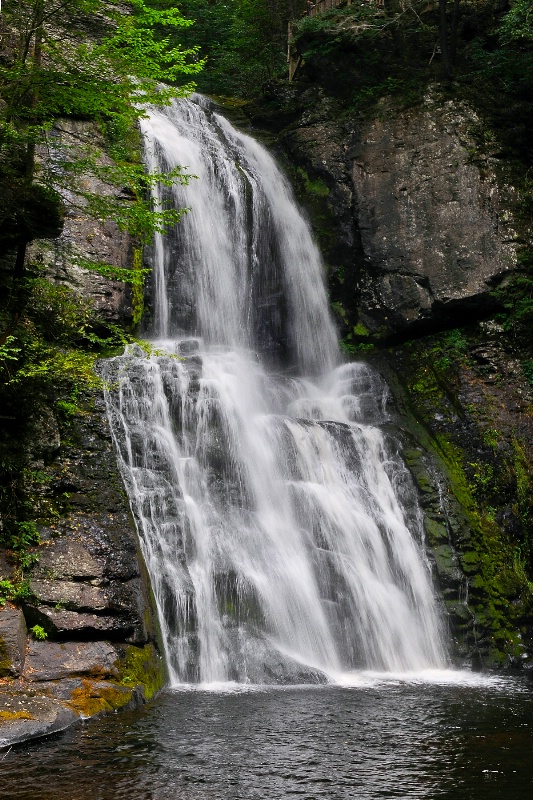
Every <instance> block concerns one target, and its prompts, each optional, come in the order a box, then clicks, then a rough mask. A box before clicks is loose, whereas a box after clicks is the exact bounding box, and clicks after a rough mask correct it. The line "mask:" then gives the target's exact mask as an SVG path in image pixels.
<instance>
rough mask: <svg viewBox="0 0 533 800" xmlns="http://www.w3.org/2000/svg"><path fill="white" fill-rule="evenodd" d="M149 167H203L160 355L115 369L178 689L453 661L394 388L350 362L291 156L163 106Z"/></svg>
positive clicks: (155, 114)
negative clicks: (277, 156) (399, 435)
mask: <svg viewBox="0 0 533 800" xmlns="http://www.w3.org/2000/svg"><path fill="white" fill-rule="evenodd" d="M143 133H144V136H145V142H146V159H147V162H148V166H149V168H157V169H158V170H161V169H165V168H169V167H170V168H171V167H174V166H176V165H177V164H181V165H183V166H187V167H188V169H189V172H190V173H192V174H194V175H196V176H197V179H193V180H192V181H191V183H190V185H189V186H188V187H181V186H178V187H174V188H173V189H172V191H171V192H170V190H169V191H168V192H167V194H166V195H165V192H164V191H163V190H162V196H163V197H166V199H167V200H171V202H173V203H175V204H176V206H177V207H189V208H190V211H189V213H188V214H187V215H186V216H185V217H184V219H183V220H182V222H181V223H180V225H179V226H178V227H177V228H176V230H175V231H174V232H173V233H172V234H170V235H168V236H167V237H161V236H157V237H156V241H155V244H154V262H155V263H154V295H155V298H154V315H155V322H154V328H155V335H156V337H157V342H156V343H155V347H156V348H157V349H156V350H155V352H152V354H151V355H147V354H145V353H144V352H143V351H142V350H141V349H140V348H139V347H137V346H129V347H128V348H127V349H126V352H125V354H124V355H123V356H121V357H118V358H114V359H111V360H109V361H108V362H107V363H106V365H105V377H106V379H107V386H108V389H107V398H108V409H109V415H110V420H111V423H112V429H113V432H114V437H115V440H116V444H117V449H118V453H119V461H120V464H121V468H122V471H123V475H124V478H125V481H126V485H127V488H128V492H129V496H130V500H131V504H132V508H133V511H134V515H135V518H136V521H137V525H138V529H139V533H140V538H141V543H142V547H143V552H144V555H145V558H146V562H147V565H148V568H149V571H150V574H151V578H152V583H153V587H154V593H155V596H156V601H157V604H158V608H159V611H160V618H161V624H162V630H163V635H164V640H165V647H166V654H167V659H168V663H169V669H170V674H171V679H172V680H173V682H176V683H177V682H190V681H193V682H209V683H211V682H219V681H221V682H223V681H228V680H231V681H238V682H253V683H283V682H295V681H298V682H304V681H320V680H324V679H325V676H326V677H329V678H330V679H335V676H336V675H339V674H340V673H342V672H346V671H350V670H355V669H375V670H387V671H411V670H423V669H428V668H442V667H443V666H445V665H446V653H445V648H444V646H443V644H442V639H441V634H440V625H439V619H438V614H437V611H436V608H435V601H434V598H433V593H432V587H431V580H430V572H429V568H428V565H427V563H426V561H425V558H424V555H423V547H422V535H421V522H420V516H419V514H418V511H417V506H416V501H415V498H414V496H413V492H412V487H411V482H410V479H409V475H408V472H407V470H406V468H405V467H404V466H403V464H402V462H401V460H400V459H399V458H398V456H397V455H396V454H395V452H394V449H393V448H391V447H388V446H387V444H386V442H385V439H384V436H383V433H382V432H381V430H380V428H379V424H380V423H382V422H385V421H386V415H385V410H384V407H385V402H384V398H385V395H386V389H385V387H384V385H383V383H382V382H381V380H380V379H379V377H378V376H377V375H376V374H374V373H373V372H372V371H371V370H370V369H369V368H368V367H367V366H365V365H363V364H347V365H346V364H345V365H341V366H336V364H338V349H337V341H336V336H335V332H334V328H333V325H332V322H331V320H330V317H329V314H328V310H327V299H326V293H325V289H324V283H323V277H322V264H321V260H320V255H319V253H318V250H317V248H316V246H315V244H314V242H313V240H312V237H311V235H310V232H309V229H308V226H307V224H306V222H305V221H304V219H303V218H302V216H301V214H300V213H299V211H298V209H297V207H296V205H295V202H294V200H293V198H292V194H291V191H290V188H289V186H288V184H287V182H286V180H285V179H284V177H283V176H282V175H281V173H280V171H279V169H278V168H277V166H276V164H275V162H274V161H273V159H272V158H271V156H270V155H269V154H268V153H267V152H266V151H265V150H264V148H263V147H261V146H260V145H259V144H258V143H257V142H255V141H254V140H253V139H251V138H250V137H248V136H245V135H244V134H242V133H239V132H237V131H236V130H235V129H233V128H232V126H231V125H230V124H229V123H228V122H227V121H226V120H225V119H223V118H222V117H220V116H219V115H218V114H216V113H214V112H213V111H212V110H211V109H210V107H209V104H208V102H207V101H206V100H205V99H204V98H200V97H193V98H192V99H191V100H179V101H177V102H175V103H174V105H173V106H172V107H169V108H166V109H163V110H161V109H152V110H151V111H150V116H149V118H147V119H146V120H144V121H143Z"/></svg>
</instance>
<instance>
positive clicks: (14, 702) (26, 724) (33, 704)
mask: <svg viewBox="0 0 533 800" xmlns="http://www.w3.org/2000/svg"><path fill="white" fill-rule="evenodd" d="M79 718H80V717H79V714H78V713H77V712H76V711H75V710H74V709H73V708H67V707H65V706H64V705H63V704H62V703H61V702H60V701H59V700H54V699H52V698H50V697H44V696H43V695H33V694H32V693H28V692H24V691H17V692H11V691H3V692H0V748H5V747H10V746H11V745H13V744H18V743H19V742H26V741H28V740H30V739H37V738H40V737H41V736H49V735H50V734H51V733H57V732H59V731H62V730H65V728H68V727H69V725H72V724H73V723H74V722H76V720H78V719H79Z"/></svg>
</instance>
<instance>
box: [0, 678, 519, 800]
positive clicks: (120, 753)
mask: <svg viewBox="0 0 533 800" xmlns="http://www.w3.org/2000/svg"><path fill="white" fill-rule="evenodd" d="M532 747H533V692H532V690H531V683H530V682H528V681H527V679H525V678H524V679H517V680H515V681H513V682H512V685H511V682H510V681H507V682H505V683H503V684H496V685H487V686H435V685H405V684H398V683H396V684H395V683H389V684H383V683H382V684H380V685H376V686H375V687H366V688H338V687H324V688H320V689H317V688H316V687H313V688H311V687H308V688H301V689H294V688H291V689H287V690H270V691H261V692H257V691H251V692H248V693H242V692H240V693H237V692H233V693H231V692H226V693H222V694H221V693H215V692H200V691H196V692H183V691H182V692H173V693H170V692H169V693H167V694H164V695H162V696H161V697H160V698H159V699H158V700H157V701H156V702H155V703H153V704H151V705H150V706H148V707H145V708H143V709H141V710H139V711H137V712H127V713H124V714H119V715H116V716H113V717H107V718H104V719H102V720H99V721H96V722H92V723H86V724H84V725H82V726H80V727H79V728H78V729H76V730H71V731H68V732H66V733H64V734H62V735H61V736H58V737H55V738H54V739H50V740H48V741H43V742H41V743H40V744H34V745H33V746H25V747H23V748H20V749H19V750H17V751H15V750H13V751H11V752H10V753H9V754H8V755H7V756H5V757H4V759H3V761H1V762H0V775H1V780H0V798H2V800H7V798H29V797H31V798H32V800H67V798H68V800H119V798H120V799H122V798H128V799H129V798H135V800H137V799H138V800H266V799H267V798H271V799H272V800H285V798H293V797H301V798H305V800H351V799H352V798H357V800H366V799H367V798H368V800H376V798H393V797H396V798H402V800H415V798H424V799H428V800H429V799H431V798H443V799H444V800H474V798H476V800H477V798H483V800H496V798H498V799H502V798H503V800H526V798H527V800H530V798H531V797H532V796H533V791H532V790H533V777H532V772H531V769H530V763H529V762H530V758H531V752H532ZM1 757H2V756H1V755H0V758H1Z"/></svg>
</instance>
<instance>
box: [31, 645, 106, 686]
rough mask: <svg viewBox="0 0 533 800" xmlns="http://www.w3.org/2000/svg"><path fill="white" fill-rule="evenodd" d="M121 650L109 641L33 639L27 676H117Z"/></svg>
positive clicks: (43, 678)
mask: <svg viewBox="0 0 533 800" xmlns="http://www.w3.org/2000/svg"><path fill="white" fill-rule="evenodd" d="M117 659H118V653H117V651H116V650H115V648H114V647H113V646H112V645H111V644H109V643H108V642H64V643H62V644H58V643H57V642H30V645H29V649H28V654H27V656H26V664H25V667H24V678H25V679H26V680H28V681H31V682H39V681H55V680H60V679H61V678H72V677H76V676H79V675H84V676H90V677H93V678H99V679H105V678H118V670H117V667H116V666H115V662H116V661H117Z"/></svg>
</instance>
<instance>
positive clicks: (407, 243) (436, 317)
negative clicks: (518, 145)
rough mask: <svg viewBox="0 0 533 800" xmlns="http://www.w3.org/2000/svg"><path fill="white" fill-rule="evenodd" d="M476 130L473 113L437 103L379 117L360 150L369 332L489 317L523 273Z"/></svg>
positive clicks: (355, 158) (357, 173)
mask: <svg viewBox="0 0 533 800" xmlns="http://www.w3.org/2000/svg"><path fill="white" fill-rule="evenodd" d="M384 105H385V104H384ZM384 110H385V109H384ZM476 125H479V119H478V117H477V115H476V114H475V112H473V111H472V110H471V109H469V108H467V107H466V106H461V105H459V104H454V103H452V102H449V103H445V104H439V103H437V102H436V101H435V100H434V99H433V98H432V97H431V96H429V97H428V98H427V99H426V101H425V103H424V105H423V106H422V107H418V108H415V109H410V110H408V111H405V112H402V113H399V114H398V113H397V114H392V113H384V114H382V115H377V116H376V118H375V119H373V120H372V121H371V122H370V123H368V124H367V125H366V126H365V128H364V129H363V131H362V132H361V134H360V140H359V141H358V142H357V144H355V146H354V147H353V148H352V150H351V152H350V154H349V155H350V157H351V159H352V167H351V177H352V181H353V187H354V192H355V198H354V199H355V208H356V214H357V220H358V226H359V230H360V233H361V241H362V245H363V252H364V259H365V272H366V275H365V278H364V280H362V282H361V286H362V289H361V300H360V307H361V318H362V321H363V323H364V324H365V325H366V326H367V327H368V328H369V330H370V331H372V332H373V331H376V330H377V329H382V330H383V331H386V332H388V333H396V332H399V331H402V330H405V329H407V328H409V327H412V326H416V325H417V324H420V323H424V322H426V323H427V322H432V323H437V324H438V323H440V322H443V321H446V318H447V317H448V318H449V317H450V316H451V314H452V313H453V314H454V316H455V319H457V313H459V314H460V311H461V308H462V309H463V310H464V311H465V312H466V311H467V310H468V311H478V312H481V313H482V312H483V311H484V310H490V308H491V300H490V298H489V296H488V293H489V292H490V291H491V289H493V288H494V286H495V285H497V284H498V283H500V282H501V280H502V279H503V278H504V277H505V275H506V274H507V273H508V272H509V270H511V269H512V268H513V267H514V266H515V264H516V251H515V247H516V246H515V244H514V242H513V239H514V232H513V230H512V228H511V223H510V220H509V215H508V213H506V211H505V203H503V202H502V194H503V193H504V192H505V191H506V190H505V187H503V188H502V187H500V186H499V185H498V182H497V179H496V173H495V164H496V163H497V160H496V159H494V158H490V157H486V158H484V160H483V163H482V164H480V162H479V160H476V162H474V161H473V158H472V153H473V152H475V141H474V139H473V131H474V130H475V126H476ZM508 199H509V198H507V205H508Z"/></svg>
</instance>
